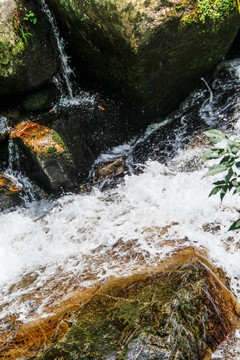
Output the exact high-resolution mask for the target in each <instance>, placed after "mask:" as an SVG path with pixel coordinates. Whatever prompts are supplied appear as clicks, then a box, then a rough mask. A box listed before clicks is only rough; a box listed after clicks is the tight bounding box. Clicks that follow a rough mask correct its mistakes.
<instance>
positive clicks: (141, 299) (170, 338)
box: [0, 247, 239, 360]
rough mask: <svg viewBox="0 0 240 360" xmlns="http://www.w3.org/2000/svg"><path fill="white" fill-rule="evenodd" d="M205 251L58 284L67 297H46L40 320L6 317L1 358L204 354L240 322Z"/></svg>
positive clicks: (234, 304)
mask: <svg viewBox="0 0 240 360" xmlns="http://www.w3.org/2000/svg"><path fill="white" fill-rule="evenodd" d="M205 256H206V255H205V254H204V253H202V252H200V251H199V250H196V249H194V248H190V247H189V248H185V249H182V250H179V251H178V252H177V253H176V254H175V255H173V256H172V257H169V258H167V259H165V260H164V261H162V262H159V263H158V264H156V266H155V267H151V268H148V269H145V271H141V272H139V271H137V269H136V271H135V272H133V274H132V275H131V276H127V277H122V278H112V279H108V280H106V281H105V283H104V284H103V283H101V282H95V285H93V286H91V287H89V288H88V289H81V290H77V289H76V291H75V292H74V291H73V284H74V280H73V279H72V280H71V281H69V284H68V285H67V284H66V286H65V285H64V284H60V283H58V284H56V285H55V286H54V289H55V292H56V293H55V295H53V296H55V297H56V299H57V298H58V291H59V290H60V289H61V287H62V286H63V287H64V291H65V293H66V295H67V296H66V297H65V299H62V300H61V303H59V302H58V305H57V307H56V306H55V305H54V302H53V301H52V304H50V305H49V307H48V309H47V314H46V313H45V316H44V318H43V319H41V317H40V318H39V317H38V318H36V319H35V320H32V321H30V322H26V323H25V324H19V323H18V321H16V320H15V322H14V321H13V319H11V321H12V323H11V327H7V326H6V328H5V330H4V331H2V333H1V339H2V340H1V347H0V354H1V355H0V356H1V358H2V359H4V360H5V359H9V358H11V359H12V360H17V359H20V358H21V359H27V358H29V357H30V356H31V357H33V358H34V359H35V358H36V359H41V360H43V359H44V360H57V359H58V360H59V359H61V360H65V359H67V360H75V359H89V358H94V359H109V358H111V359H119V358H120V359H132V358H136V359H172V358H175V359H184V360H193V359H196V360H198V359H199V360H200V359H210V356H211V352H212V351H214V350H215V349H216V348H217V346H218V345H219V343H221V342H222V341H223V340H224V339H225V338H226V336H227V335H228V334H231V333H233V332H234V330H235V329H236V328H237V327H239V320H238V316H239V305H238V303H237V301H236V299H235V298H234V296H233V295H232V294H231V292H230V291H229V290H228V289H227V288H226V286H225V283H224V280H223V279H222V278H221V275H220V273H219V272H218V270H217V269H216V268H214V266H213V265H212V264H211V263H209V261H208V260H207V259H206V257H205ZM32 281H34V276H31V277H29V279H28V278H26V279H25V283H22V284H18V285H17V284H16V285H15V287H16V286H17V288H19V289H21V288H22V289H23V288H24V287H25V286H31V282H32ZM13 290H14V289H12V291H13ZM42 295H44V292H43V293H42ZM43 297H44V296H43ZM37 298H38V301H40V297H39V295H38V297H37ZM23 299H24V301H25V302H26V298H23ZM52 307H53V308H52ZM54 308H55V311H53V309H54ZM52 311H53V313H51V312H52ZM5 322H6V320H5ZM6 324H7V322H6ZM14 324H15V326H14ZM19 325H20V326H19ZM3 328H4V327H2V329H3ZM11 329H12V330H11ZM46 348H48V350H46ZM43 349H45V351H44V352H43V353H42V350H43Z"/></svg>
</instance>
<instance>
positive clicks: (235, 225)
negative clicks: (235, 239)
mask: <svg viewBox="0 0 240 360" xmlns="http://www.w3.org/2000/svg"><path fill="white" fill-rule="evenodd" d="M238 229H240V219H238V220H237V221H235V222H234V223H233V224H232V225H231V226H230V228H229V229H228V230H229V231H231V230H238Z"/></svg>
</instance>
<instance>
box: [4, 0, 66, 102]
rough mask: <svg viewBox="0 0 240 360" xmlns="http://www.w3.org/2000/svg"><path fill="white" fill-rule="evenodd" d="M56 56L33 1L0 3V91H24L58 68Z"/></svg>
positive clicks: (9, 92)
mask: <svg viewBox="0 0 240 360" xmlns="http://www.w3.org/2000/svg"><path fill="white" fill-rule="evenodd" d="M58 63H59V60H58V57H57V54H56V53H55V44H54V40H53V39H52V38H51V36H50V35H49V24H48V23H47V21H46V19H45V18H44V16H43V13H42V12H41V9H40V8H39V7H38V6H37V4H36V3H35V2H34V1H27V0H3V1H2V2H1V3H0V95H4V94H11V93H23V92H26V91H29V90H32V89H36V88H38V87H40V86H42V85H43V84H44V83H46V82H47V81H48V80H49V79H51V77H52V76H53V75H54V74H55V73H56V72H57V69H58Z"/></svg>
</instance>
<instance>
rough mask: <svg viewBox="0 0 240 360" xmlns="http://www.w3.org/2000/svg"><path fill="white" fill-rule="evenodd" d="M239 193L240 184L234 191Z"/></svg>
mask: <svg viewBox="0 0 240 360" xmlns="http://www.w3.org/2000/svg"><path fill="white" fill-rule="evenodd" d="M238 193H240V186H238V187H237V188H236V189H235V190H234V192H233V194H238Z"/></svg>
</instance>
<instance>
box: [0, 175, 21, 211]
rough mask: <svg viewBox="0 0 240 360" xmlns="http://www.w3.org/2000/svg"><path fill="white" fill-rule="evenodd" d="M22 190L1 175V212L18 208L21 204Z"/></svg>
mask: <svg viewBox="0 0 240 360" xmlns="http://www.w3.org/2000/svg"><path fill="white" fill-rule="evenodd" d="M21 192H22V188H21V187H19V186H18V185H16V184H14V183H13V182H12V181H11V180H10V179H9V178H7V177H6V176H5V175H3V174H1V173H0V210H4V209H6V208H9V207H12V206H16V205H18V204H19V203H20V202H21V198H20V196H19V195H20V194H21Z"/></svg>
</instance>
